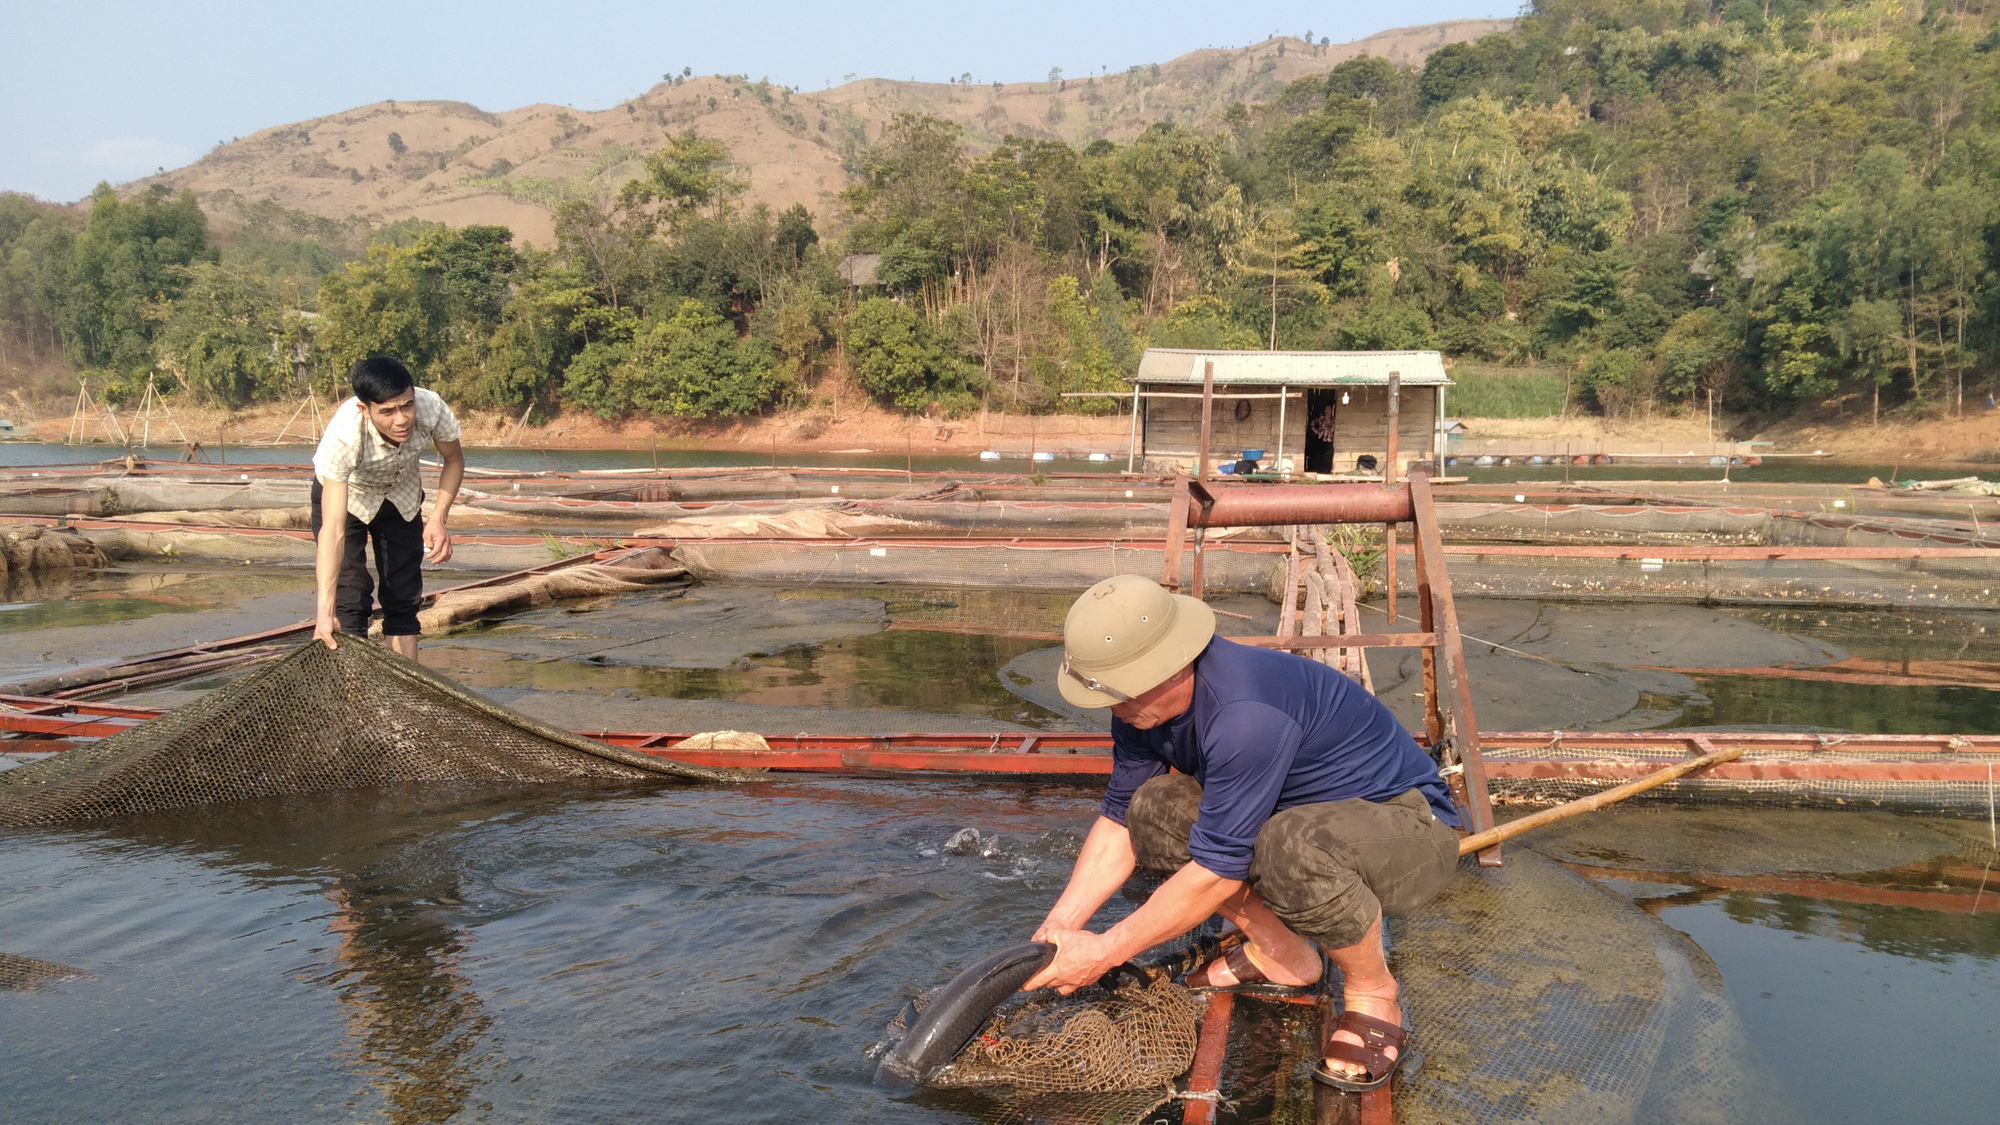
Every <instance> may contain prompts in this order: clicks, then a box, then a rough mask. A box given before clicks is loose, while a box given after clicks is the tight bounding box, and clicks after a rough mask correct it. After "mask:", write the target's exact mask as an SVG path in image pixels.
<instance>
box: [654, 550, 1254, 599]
mask: <svg viewBox="0 0 2000 1125" xmlns="http://www.w3.org/2000/svg"><path fill="white" fill-rule="evenodd" d="M674 554H675V557H676V558H678V559H680V560H681V562H682V563H683V564H684V565H686V566H687V568H688V569H689V570H691V571H693V572H694V573H695V574H697V575H700V576H702V577H705V578H726V579H729V580H732V581H740V582H762V583H785V584H800V583H812V584H821V583H823V584H826V585H836V586H837V585H902V586H996V587H1003V586H1015V587H1038V588H1043V589H1074V590H1081V589H1086V588H1088V587H1090V586H1092V585H1094V584H1096V583H1098V582H1101V581H1103V580H1104V579H1106V578H1109V577H1111V576H1112V575H1115V574H1143V575H1146V576H1147V577H1151V578H1157V577H1159V574H1160V567H1161V565H1162V563H1163V561H1164V555H1163V553H1162V551H1161V550H1160V548H1158V547H1134V546H1130V545H1128V544H1125V543H1115V542H1113V543H1105V542H1099V543H1083V544H1078V545H1076V546H1073V547H1072V546H1049V545H1046V544H1035V545H1028V544H1022V545H1019V546H1015V545H1009V544H992V543H979V544H975V543H968V544H965V545H964V546H955V545H952V544H944V543H937V542H935V541H930V542H923V543H909V544H904V543H898V542H897V541H896V540H894V539H881V540H875V541H872V542H871V541H861V542H857V543H840V544H823V543H810V544H808V543H797V544H792V543H772V542H767V541H759V540H744V541H741V542H731V541H728V540H708V541H703V542H689V541H685V540H684V541H682V542H680V543H678V544H676V545H675V547H674ZM1283 567H1284V554H1283V552H1282V551H1280V550H1275V549H1272V548H1271V547H1270V546H1269V545H1266V546H1265V548H1264V549H1246V548H1244V547H1239V546H1236V545H1235V544H1209V545H1208V547H1207V548H1206V549H1205V550H1204V551H1203V571H1202V573H1203V586H1204V588H1205V589H1207V590H1208V591H1209V592H1211V593H1224V592H1227V593H1263V592H1264V591H1265V590H1266V589H1267V588H1268V587H1269V586H1270V583H1271V575H1272V572H1273V571H1274V570H1282V569H1283ZM1192 574H1193V551H1192V550H1189V551H1188V552H1187V553H1186V554H1185V555H1184V561H1183V565H1182V582H1183V585H1185V584H1186V583H1187V582H1189V581H1191V580H1192Z"/></svg>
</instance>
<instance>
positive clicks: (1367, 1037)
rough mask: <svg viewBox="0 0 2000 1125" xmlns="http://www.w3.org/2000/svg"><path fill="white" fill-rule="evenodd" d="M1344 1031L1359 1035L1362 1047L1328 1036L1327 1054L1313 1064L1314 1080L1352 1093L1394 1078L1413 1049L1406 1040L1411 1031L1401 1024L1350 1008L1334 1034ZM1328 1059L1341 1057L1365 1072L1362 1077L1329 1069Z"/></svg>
mask: <svg viewBox="0 0 2000 1125" xmlns="http://www.w3.org/2000/svg"><path fill="white" fill-rule="evenodd" d="M1343 1031H1345V1032H1349V1033H1351V1034H1353V1035H1355V1036H1356V1037H1358V1038H1359V1039H1360V1040H1361V1044H1360V1046H1356V1045H1354V1044H1353V1043H1342V1042H1338V1041H1336V1040H1335V1039H1334V1038H1333V1035H1328V1036H1327V1037H1326V1039H1327V1041H1326V1045H1325V1051H1324V1057H1322V1058H1321V1059H1320V1061H1319V1062H1317V1063H1314V1064H1313V1081H1315V1082H1324V1083H1325V1084H1327V1085H1328V1086H1333V1087H1335V1088H1337V1089H1341V1090H1346V1091H1348V1092H1349V1093H1355V1094H1359V1093H1365V1092H1367V1091H1369V1090H1373V1089H1376V1088H1377V1087H1380V1086H1383V1085H1385V1084H1387V1083H1388V1081H1389V1079H1391V1078H1394V1077H1395V1076H1396V1071H1397V1070H1399V1069H1401V1068H1402V1065H1403V1059H1404V1058H1405V1057H1407V1056H1408V1055H1409V1051H1408V1050H1406V1049H1405V1048H1404V1043H1405V1042H1406V1041H1407V1040H1408V1038H1409V1031H1408V1030H1407V1029H1406V1028H1404V1027H1402V1026H1401V1025H1399V1024H1393V1023H1390V1022H1389V1021H1388V1020H1378V1019H1376V1018H1375V1017H1374V1016H1370V1015H1364V1014H1363V1013H1361V1012H1356V1011H1352V1010H1350V1011H1346V1012H1342V1013H1341V1015H1340V1023H1339V1024H1337V1025H1335V1027H1334V1029H1333V1032H1334V1034H1338V1033H1340V1032H1343ZM1391 1050H1394V1051H1395V1052H1396V1057H1395V1058H1393V1059H1392V1058H1390V1057H1389V1055H1388V1052H1389V1051H1391ZM1327 1059H1337V1060H1339V1061H1341V1062H1344V1063H1352V1064H1353V1065H1355V1066H1358V1067H1362V1068H1363V1074H1362V1076H1361V1077H1360V1078H1348V1077H1346V1076H1345V1075H1340V1074H1335V1073H1334V1072H1333V1071H1331V1070H1328V1069H1327V1066H1326V1060H1327Z"/></svg>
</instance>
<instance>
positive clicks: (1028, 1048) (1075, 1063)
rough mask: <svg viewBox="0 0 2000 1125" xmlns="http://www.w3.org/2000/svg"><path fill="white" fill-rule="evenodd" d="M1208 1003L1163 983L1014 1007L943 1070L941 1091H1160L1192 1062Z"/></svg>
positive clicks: (936, 1079) (937, 1079) (938, 1081)
mask: <svg viewBox="0 0 2000 1125" xmlns="http://www.w3.org/2000/svg"><path fill="white" fill-rule="evenodd" d="M1202 1007H1203V1005H1202V1001H1201V1000H1200V999H1199V998H1198V997H1196V996H1195V995H1194V994H1193V993H1192V992H1189V991H1188V990H1187V989H1186V988H1183V987H1182V986H1180V985H1178V984H1175V983H1174V982H1173V981H1171V980H1168V979H1166V978H1165V977H1164V976H1162V977H1159V978H1157V979H1154V980H1151V981H1141V980H1132V979H1127V980H1125V981H1123V982H1121V983H1120V984H1119V985H1118V986H1116V987H1115V988H1090V989H1079V990H1078V991H1076V992H1074V993H1071V994H1070V995H1068V996H1044V997H1038V998H1034V999H1029V1000H1027V1001H1025V1002H1022V1003H1019V1004H1016V1005H1010V1006H1008V1007H1007V1008H1005V1009H1003V1010H1002V1011H1001V1012H1000V1013H999V1014H997V1015H995V1016H994V1017H993V1019H991V1020H989V1021H988V1022H987V1024H986V1026H984V1027H982V1028H980V1029H979V1034H978V1035H975V1036H974V1037H973V1039H972V1042H970V1043H968V1044H966V1047H965V1050H963V1051H961V1052H959V1055H958V1057H957V1058H956V1059H954V1060H952V1061H951V1062H950V1063H949V1064H947V1065H946V1066H945V1067H944V1068H943V1069H941V1070H939V1071H938V1072H937V1073H935V1074H933V1075H931V1077H930V1078H929V1079H928V1082H929V1084H930V1085H932V1086H934V1087H938V1088H941V1089H961V1088H966V1087H986V1086H1011V1087H1013V1088H1014V1089H1016V1090H1021V1091H1026V1092H1033V1093H1049V1092H1056V1091H1064V1092H1082V1093H1103V1092H1107V1091H1113V1090H1136V1089H1150V1090H1157V1089H1160V1088H1162V1087H1164V1086H1165V1085H1166V1084H1167V1083H1169V1082H1171V1081H1173V1079H1175V1078H1176V1077H1178V1076H1179V1075H1181V1074H1182V1073H1184V1072H1185V1071H1186V1070H1187V1068H1188V1066H1189V1064H1190V1063H1192V1062H1193V1061H1194V1045H1195V1026H1196V1023H1197V1022H1198V1021H1199V1020H1200V1018H1201V1012H1202Z"/></svg>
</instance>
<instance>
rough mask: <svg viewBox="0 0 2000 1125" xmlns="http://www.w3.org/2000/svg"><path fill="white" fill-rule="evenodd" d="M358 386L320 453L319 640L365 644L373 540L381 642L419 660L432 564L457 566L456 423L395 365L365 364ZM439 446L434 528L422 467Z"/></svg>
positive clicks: (316, 525) (323, 438)
mask: <svg viewBox="0 0 2000 1125" xmlns="http://www.w3.org/2000/svg"><path fill="white" fill-rule="evenodd" d="M350 381H351V382H352V384H353V387H354V397H353V398H350V399H348V400H347V401H346V402H343V403H341V404H340V408H339V409H338V410H335V411H334V412H333V420H332V421H331V422H328V423H327V427H326V432H325V433H324V434H322V435H320V439H319V450H318V451H317V452H315V453H314V454H313V485H312V523H313V536H314V538H315V539H317V540H318V543H319V551H318V555H317V558H316V561H315V564H314V573H315V575H316V577H317V578H318V591H319V603H318V609H317V610H316V612H315V613H314V616H313V637H314V639H316V640H319V641H323V642H325V644H326V647H328V648H337V647H339V646H338V644H337V643H336V642H335V641H334V639H333V634H334V633H335V632H336V631H338V630H345V631H347V632H349V633H354V634H357V635H360V636H366V635H367V633H368V618H369V616H370V615H371V613H372V612H373V610H374V606H373V602H374V600H375V597H376V594H377V589H376V587H377V585H378V583H377V582H376V581H375V580H374V579H371V578H370V577H369V574H368V565H367V553H368V543H369V541H370V540H371V539H372V540H373V541H374V544H375V574H376V577H377V578H379V579H380V582H379V586H380V597H381V603H382V635H383V636H385V637H387V638H388V639H389V645H390V647H391V648H393V649H395V650H396V652H398V653H400V654H402V655H403V656H405V657H408V658H409V659H411V660H415V659H416V658H417V634H418V633H419V632H421V629H420V628H419V627H418V625H417V604H418V603H419V602H420V601H421V600H422V599H423V594H424V574H423V563H424V560H425V559H429V560H430V561H431V562H433V563H442V562H446V561H448V560H450V558H451V533H450V532H449V531H447V530H446V520H447V518H448V516H449V515H450V512H451V505H452V501H454V500H456V499H457V498H458V485H459V482H460V481H461V480H462V479H464V477H465V450H464V448H463V447H462V446H460V444H459V440H458V433H459V430H458V419H457V418H456V417H455V416H453V414H452V412H451V408H450V407H449V406H446V405H445V404H444V400H443V399H441V398H439V397H438V396H437V395H435V394H433V393H431V392H430V391H427V390H424V389H422V388H421V387H418V386H417V385H416V381H415V380H413V379H412V378H410V371H409V369H408V368H406V367H404V366H403V365H402V364H401V363H398V362H397V361H395V360H393V359H389V358H386V357H376V358H372V359H364V360H362V361H361V362H360V363H357V364H355V365H354V371H353V373H352V375H351V376H350ZM431 446H435V447H436V449H437V451H438V456H439V457H440V458H441V459H442V460H443V461H444V469H443V471H442V472H440V473H439V474H438V495H437V499H436V503H434V504H433V505H432V506H431V516H430V519H429V520H428V521H427V520H425V519H424V511H423V510H424V487H423V477H422V476H421V475H420V470H419V467H418V464H417V458H418V456H419V455H420V454H422V452H423V451H424V449H425V448H427V447H431Z"/></svg>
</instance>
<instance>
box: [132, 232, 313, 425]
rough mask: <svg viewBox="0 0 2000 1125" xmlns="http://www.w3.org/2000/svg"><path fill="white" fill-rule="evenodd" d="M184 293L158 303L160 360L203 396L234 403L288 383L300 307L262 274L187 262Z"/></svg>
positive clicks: (274, 391)
mask: <svg viewBox="0 0 2000 1125" xmlns="http://www.w3.org/2000/svg"><path fill="white" fill-rule="evenodd" d="M182 268H183V269H184V270H185V271H186V275H187V276H186V278H185V280H184V281H183V282H182V284H181V285H179V286H178V288H179V290H180V294H179V296H177V297H175V298H173V299H171V300H167V301H163V302H161V303H159V304H158V305H156V306H155V311H156V315H157V316H158V319H159V320H160V322H161V324H160V327H159V330H158V336H157V340H156V342H155V347H156V351H157V354H158V362H159V365H160V366H161V367H163V368H165V369H166V370H167V371H169V372H172V373H173V375H174V376H175V378H176V380H177V381H178V382H179V383H180V384H181V386H182V387H184V388H185V389H186V391H187V393H188V394H190V395H191V396H193V398H194V400H195V401H197V402H205V403H210V404H213V405H217V406H225V407H230V408H235V407H239V406H244V405H247V404H249V403H251V402H254V401H256V400H257V399H259V398H264V397H269V396H272V395H276V394H279V393H282V392H284V391H286V390H288V389H289V388H290V387H291V385H292V383H293V367H292V364H293V359H294V346H293V345H295V344H296V343H298V342H301V341H302V339H303V325H302V323H301V321H300V318H299V315H298V314H297V313H296V312H294V311H292V310H291V309H289V308H288V307H287V302H286V301H285V300H284V299H283V297H282V296H281V295H280V292H279V290H278V287H277V286H276V285H274V284H272V283H271V282H270V281H268V280H266V279H265V278H264V277H262V276H260V275H258V274H254V273H250V272H247V271H245V270H241V269H231V268H229V267H226V266H221V265H218V264H216V263H214V262H196V263H194V264H193V265H190V266H184V267H182Z"/></svg>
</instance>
